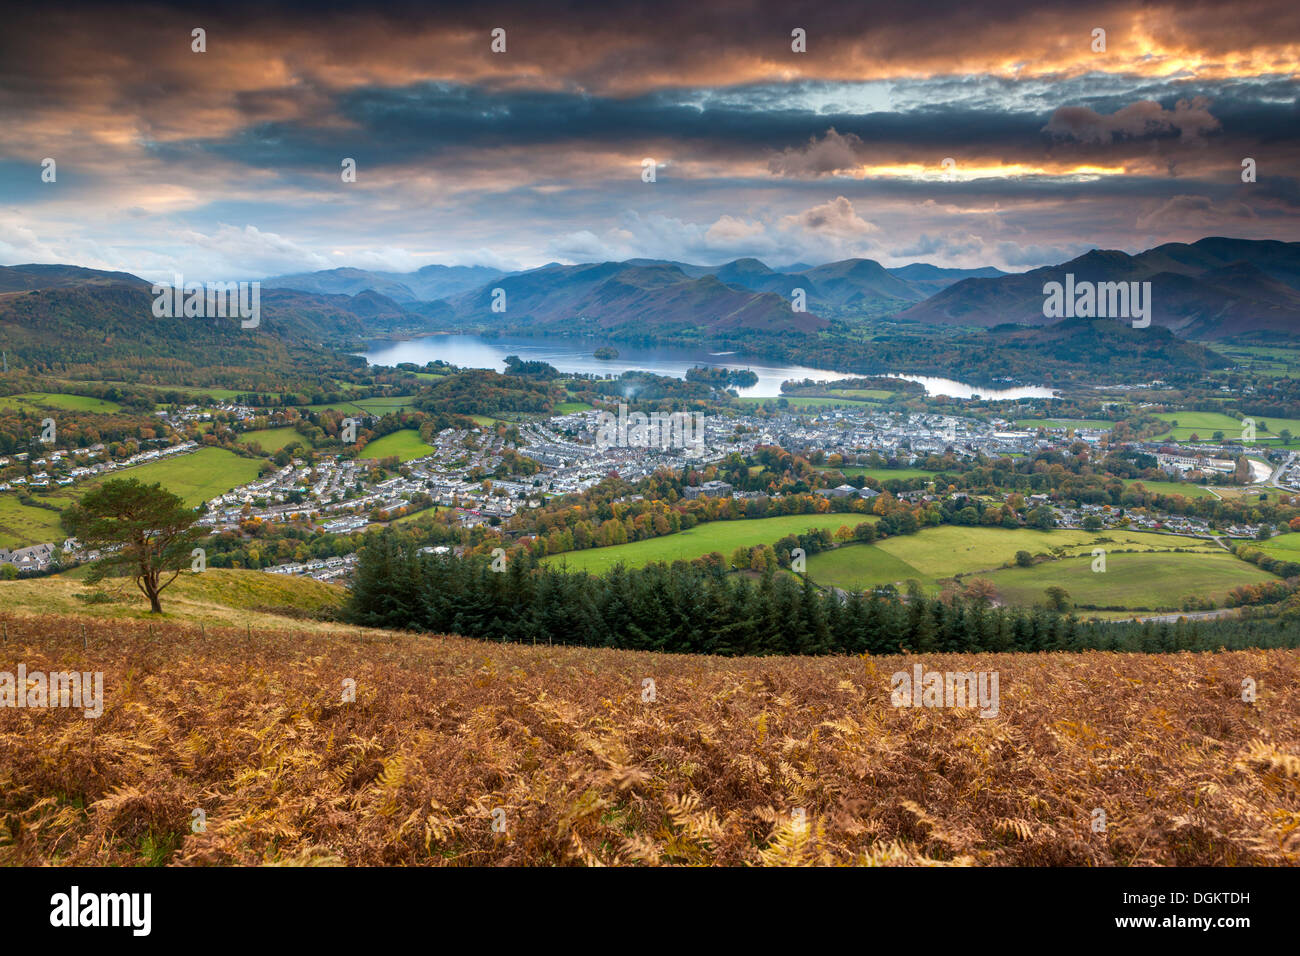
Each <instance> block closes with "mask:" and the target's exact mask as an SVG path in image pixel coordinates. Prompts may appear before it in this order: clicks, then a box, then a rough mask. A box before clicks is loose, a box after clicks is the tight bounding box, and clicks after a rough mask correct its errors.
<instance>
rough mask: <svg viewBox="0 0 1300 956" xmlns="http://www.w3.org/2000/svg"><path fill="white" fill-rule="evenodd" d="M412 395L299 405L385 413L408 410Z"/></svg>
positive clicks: (311, 409)
mask: <svg viewBox="0 0 1300 956" xmlns="http://www.w3.org/2000/svg"><path fill="white" fill-rule="evenodd" d="M414 397H415V396H414V395H386V396H381V397H379V398H358V399H357V400H356V401H355V402H324V403H322V404H320V405H301V406H299V407H300V408H302V409H304V410H306V411H309V412H328V411H336V412H345V413H350V412H361V413H364V414H367V415H380V416H383V415H387V414H388V413H389V412H405V411H410V410H411V409H413V408H414V407H415V406H414V405H412V404H411V400H412V399H413V398H414Z"/></svg>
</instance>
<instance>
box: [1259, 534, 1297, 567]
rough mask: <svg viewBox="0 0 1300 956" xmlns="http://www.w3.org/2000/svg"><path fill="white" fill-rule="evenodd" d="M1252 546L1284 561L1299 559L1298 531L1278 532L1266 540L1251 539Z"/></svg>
mask: <svg viewBox="0 0 1300 956" xmlns="http://www.w3.org/2000/svg"><path fill="white" fill-rule="evenodd" d="M1250 546H1251V547H1252V548H1259V549H1260V550H1261V551H1263V552H1265V553H1266V554H1271V555H1272V556H1273V557H1275V558H1282V559H1283V560H1285V561H1300V533H1296V532H1291V533H1289V534H1279V535H1275V536H1274V537H1272V538H1269V539H1268V540H1267V541H1252V542H1251V543H1250Z"/></svg>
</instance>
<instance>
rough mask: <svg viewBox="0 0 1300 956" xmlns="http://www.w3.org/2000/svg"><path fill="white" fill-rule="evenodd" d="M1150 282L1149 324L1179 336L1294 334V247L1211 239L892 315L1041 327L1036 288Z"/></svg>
mask: <svg viewBox="0 0 1300 956" xmlns="http://www.w3.org/2000/svg"><path fill="white" fill-rule="evenodd" d="M1067 274H1072V275H1073V276H1074V281H1075V282H1076V283H1078V282H1081V281H1087V282H1150V283H1151V300H1152V308H1151V322H1152V324H1153V325H1158V326H1164V327H1166V328H1169V329H1171V330H1173V331H1175V332H1177V333H1178V334H1179V335H1183V336H1189V337H1196V338H1206V339H1220V338H1228V337H1231V336H1235V335H1242V334H1246V333H1250V332H1275V333H1276V332H1284V333H1290V334H1294V333H1295V332H1297V331H1300V243H1296V242H1277V241H1274V240H1252V239H1225V238H1220V237H1213V238H1207V239H1201V240H1199V241H1198V242H1194V243H1191V244H1187V243H1167V244H1165V245H1162V246H1157V247H1155V248H1154V249H1148V250H1147V251H1146V252H1142V253H1139V254H1138V255H1135V256H1130V255H1128V254H1127V253H1124V252H1119V251H1116V250H1100V249H1094V250H1093V251H1092V252H1089V253H1086V254H1085V255H1082V256H1079V257H1078V258H1077V259H1072V260H1070V261H1069V262H1065V263H1062V264H1061V265H1058V266H1046V267H1044V268H1041V269H1034V270H1032V271H1030V272H1025V273H1022V274H1019V275H1006V276H1001V277H998V278H992V279H984V278H971V279H963V280H962V281H960V282H957V283H954V284H953V285H951V286H949V287H948V288H946V289H944V290H942V291H940V292H939V293H937V294H936V295H934V296H932V297H931V298H929V299H927V300H926V301H924V302H922V303H920V304H919V305H916V306H913V307H912V308H910V309H907V310H906V311H904V312H902V313H900V314H899V316H898V317H899V318H902V319H911V320H914V321H918V322H927V323H937V324H947V325H973V326H984V327H991V326H994V325H1000V324H1002V323H1007V322H1011V323H1016V324H1021V325H1046V324H1050V323H1052V322H1054V321H1056V320H1055V319H1052V318H1047V317H1045V316H1044V315H1043V301H1044V294H1043V286H1044V284H1046V283H1048V282H1062V283H1064V282H1065V277H1066V275H1067Z"/></svg>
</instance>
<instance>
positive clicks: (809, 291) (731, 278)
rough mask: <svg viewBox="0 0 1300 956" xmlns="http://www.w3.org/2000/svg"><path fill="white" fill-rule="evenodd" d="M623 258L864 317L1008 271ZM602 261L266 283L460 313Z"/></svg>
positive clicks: (319, 275)
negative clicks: (512, 280)
mask: <svg viewBox="0 0 1300 956" xmlns="http://www.w3.org/2000/svg"><path fill="white" fill-rule="evenodd" d="M617 264H618V265H621V266H623V267H626V268H629V269H669V270H672V271H673V272H674V273H675V274H679V275H680V276H682V277H685V278H687V279H704V278H707V277H710V276H711V277H714V278H716V279H717V280H718V282H720V283H722V284H723V285H724V286H730V287H731V288H733V289H743V290H748V291H750V292H760V293H769V294H772V295H776V296H779V297H781V298H782V299H785V300H786V301H787V302H789V301H791V299H792V297H793V295H794V290H795V289H803V290H804V295H805V297H806V308H807V309H808V311H809V312H812V313H814V314H816V313H817V312H818V310H821V311H831V312H848V313H858V314H863V315H882V314H887V313H890V312H896V311H897V310H899V309H901V308H905V307H906V306H908V305H910V304H912V303H915V302H920V301H921V300H922V299H924V298H926V297H927V296H929V295H931V294H933V293H934V292H937V291H939V290H940V289H942V288H944V287H946V286H947V285H950V284H952V283H953V282H956V281H958V280H960V279H963V278H967V277H969V276H999V275H1002V274H1003V273H1002V272H1000V271H999V270H997V269H993V268H986V269H941V268H938V267H936V266H930V265H924V264H920V263H917V264H913V265H909V266H904V267H902V268H901V269H885V268H884V267H883V266H881V265H880V263H878V262H875V261H873V260H871V259H846V260H844V261H843V262H829V263H826V264H824V265H820V266H809V265H804V264H802V263H799V264H797V265H796V266H794V267H792V268H789V269H786V270H776V269H772V268H771V267H769V266H768V265H766V264H765V263H763V262H761V261H760V260H758V259H753V258H745V259H736V260H733V261H731V262H724V263H722V264H720V265H712V266H709V265H699V264H696V263H690V262H680V261H677V260H669V259H628V260H626V261H625V262H622V263H617ZM595 265H600V264H599V263H584V264H583V265H581V266H573V267H564V266H561V265H559V264H558V263H548V264H547V265H544V266H541V267H539V268H536V269H529V270H526V271H523V272H515V273H503V272H499V271H497V270H494V269H487V268H483V267H479V266H474V267H466V266H455V267H448V266H425V267H424V268H423V269H421V270H419V271H418V272H411V273H396V272H371V271H366V270H363V269H330V270H328V271H325V272H307V273H299V274H296V275H284V276H274V277H272V278H270V279H264V280H263V285H264V286H266V287H268V288H291V289H301V290H303V291H305V292H316V293H333V294H342V295H356V294H357V293H359V292H363V291H365V290H367V289H372V290H374V291H376V292H379V293H381V294H383V295H386V296H388V297H389V298H391V299H393V300H394V301H396V302H400V303H403V304H404V305H408V306H411V307H414V305H413V304H414V303H417V302H431V301H436V300H440V299H446V300H449V301H450V300H455V302H456V305H455V311H460V310H461V309H462V308H463V306H464V304H465V303H466V302H474V301H477V299H478V298H481V297H482V296H484V295H487V294H489V292H490V290H489V289H488V287H489V286H492V287H496V286H497V285H499V283H498V280H499V279H501V278H502V277H503V276H515V277H522V276H531V275H540V276H546V277H548V281H552V280H554V279H555V277H556V273H555V270H556V269H563V268H571V269H585V268H590V267H592V266H595ZM580 274H584V273H573V272H570V273H564V274H563V275H565V276H567V277H570V278H571V277H572V276H574V275H580ZM703 288H704V287H701V289H703ZM566 307H567V306H566ZM727 308H728V306H727V305H726V304H725V303H720V304H719V305H718V309H721V310H724V311H725V310H726V309H727ZM420 311H423V312H426V313H429V314H432V313H437V314H442V313H443V312H444V310H442V309H440V308H437V307H435V308H433V309H420ZM715 311H716V310H715Z"/></svg>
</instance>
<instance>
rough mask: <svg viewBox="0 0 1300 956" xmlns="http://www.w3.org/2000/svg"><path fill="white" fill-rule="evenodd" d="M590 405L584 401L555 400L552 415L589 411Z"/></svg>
mask: <svg viewBox="0 0 1300 956" xmlns="http://www.w3.org/2000/svg"><path fill="white" fill-rule="evenodd" d="M589 411H591V406H590V405H588V404H587V403H586V402H557V403H556V405H555V408H554V409H553V410H552V412H551V414H552V415H572V414H573V413H574V412H589Z"/></svg>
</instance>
